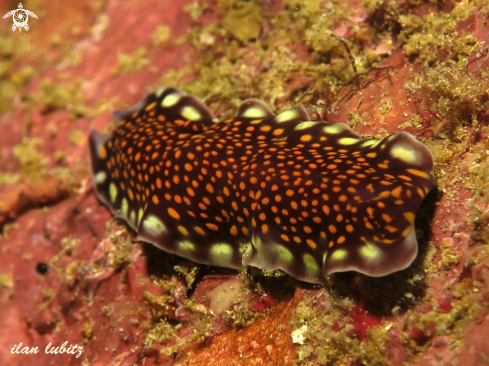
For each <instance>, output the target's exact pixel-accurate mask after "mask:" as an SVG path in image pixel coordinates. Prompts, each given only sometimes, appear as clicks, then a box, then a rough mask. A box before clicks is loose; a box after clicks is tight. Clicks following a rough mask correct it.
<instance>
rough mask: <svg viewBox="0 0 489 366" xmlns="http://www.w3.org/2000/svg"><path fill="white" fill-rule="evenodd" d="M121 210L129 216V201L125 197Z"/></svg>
mask: <svg viewBox="0 0 489 366" xmlns="http://www.w3.org/2000/svg"><path fill="white" fill-rule="evenodd" d="M121 210H122V213H123V214H124V216H125V217H128V216H129V202H127V199H126V198H125V197H124V198H123V199H122V203H121Z"/></svg>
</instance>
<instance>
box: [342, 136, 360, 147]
mask: <svg viewBox="0 0 489 366" xmlns="http://www.w3.org/2000/svg"><path fill="white" fill-rule="evenodd" d="M358 140H359V139H357V138H355V137H342V138H340V139H339V140H338V143H339V144H341V145H353V144H356V143H357V142H358Z"/></svg>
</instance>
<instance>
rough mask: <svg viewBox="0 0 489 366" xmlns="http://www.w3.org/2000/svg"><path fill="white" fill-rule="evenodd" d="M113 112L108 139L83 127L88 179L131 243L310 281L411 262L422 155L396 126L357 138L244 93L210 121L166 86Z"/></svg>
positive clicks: (423, 185) (423, 190)
mask: <svg viewBox="0 0 489 366" xmlns="http://www.w3.org/2000/svg"><path fill="white" fill-rule="evenodd" d="M114 118H115V120H116V122H117V123H118V124H117V128H116V129H115V131H114V132H113V134H112V136H111V137H110V138H109V137H104V136H102V135H100V134H98V133H97V132H96V131H91V133H90V156H91V169H92V177H93V182H94V187H95V191H96V193H97V196H98V198H99V199H100V201H102V203H104V204H105V205H107V207H108V208H109V209H110V210H111V212H112V213H113V214H114V215H115V216H117V217H120V218H122V219H124V220H125V221H126V222H127V223H128V224H129V225H130V226H131V227H132V228H133V229H134V230H135V231H136V232H137V235H138V239H140V240H143V241H146V242H149V243H152V244H154V245H156V246H157V247H159V248H161V249H163V250H165V251H167V252H171V253H175V254H177V255H180V256H182V257H185V258H188V259H191V260H193V261H195V262H198V263H205V264H210V265H216V266H223V267H230V268H236V269H242V268H244V267H246V266H255V267H258V268H261V269H267V270H272V269H282V270H283V271H285V272H287V273H289V274H290V275H292V276H293V277H295V278H297V279H299V280H303V281H307V282H313V283H324V282H325V278H327V277H328V276H329V275H330V274H332V273H334V272H342V271H350V270H353V271H358V272H361V273H364V274H367V275H370V276H383V275H387V274H389V273H392V272H395V271H398V270H401V269H404V268H406V267H407V266H409V265H410V264H411V262H412V261H413V260H414V258H415V256H416V253H417V248H418V246H417V241H416V234H415V229H414V219H415V216H416V212H417V210H418V209H419V206H420V205H421V202H422V201H423V198H424V197H425V196H426V194H427V193H428V192H429V191H430V189H431V188H432V186H433V180H434V178H433V157H432V155H431V153H430V151H429V150H428V148H427V147H426V146H424V145H423V144H422V143H421V142H419V141H417V140H416V139H415V138H414V137H413V136H412V135H410V134H409V133H407V132H400V133H397V134H394V135H391V136H388V137H386V138H384V139H381V140H379V139H375V138H370V139H362V138H361V137H360V136H358V135H357V134H356V133H355V132H353V130H351V129H350V128H349V127H348V126H347V125H346V124H330V123H327V122H324V121H311V120H310V117H309V115H308V113H307V112H306V110H305V109H304V108H302V107H298V108H293V109H290V110H287V111H285V112H282V113H280V114H278V115H275V114H274V113H273V112H272V111H271V110H270V109H269V108H268V106H266V105H265V104H264V103H262V102H261V101H259V100H256V99H249V100H246V101H245V102H243V104H242V105H241V106H240V107H239V109H238V113H237V115H236V117H234V118H230V119H227V120H225V121H222V122H218V121H217V119H216V118H215V117H214V115H213V114H212V112H211V111H210V110H209V108H208V107H207V106H206V105H204V104H203V103H202V102H201V101H200V100H199V99H198V98H196V97H193V96H189V95H186V94H185V93H184V92H182V91H180V90H178V89H175V88H162V89H159V90H158V91H156V92H155V93H153V94H150V95H149V96H148V97H146V98H145V99H144V100H143V101H142V102H140V103H139V104H138V105H136V106H135V107H134V108H132V109H130V110H128V111H118V112H115V113H114Z"/></svg>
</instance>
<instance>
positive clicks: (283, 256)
mask: <svg viewBox="0 0 489 366" xmlns="http://www.w3.org/2000/svg"><path fill="white" fill-rule="evenodd" d="M274 251H275V252H276V253H277V256H278V257H279V258H280V260H281V261H282V262H285V263H292V262H293V260H294V255H293V254H292V253H291V251H290V250H288V249H287V248H286V247H284V246H283V245H280V244H277V245H275V247H274Z"/></svg>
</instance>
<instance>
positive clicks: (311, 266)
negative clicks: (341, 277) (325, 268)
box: [302, 253, 319, 274]
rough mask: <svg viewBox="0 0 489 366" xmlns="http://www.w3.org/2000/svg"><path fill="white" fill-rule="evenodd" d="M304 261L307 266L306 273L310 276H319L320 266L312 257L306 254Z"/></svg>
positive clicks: (303, 257)
mask: <svg viewBox="0 0 489 366" xmlns="http://www.w3.org/2000/svg"><path fill="white" fill-rule="evenodd" d="M302 259H303V260H304V264H305V265H306V271H307V272H308V273H309V274H317V273H318V272H319V265H318V263H317V262H316V260H315V259H314V257H313V256H312V255H310V254H309V253H306V254H304V255H303V256H302Z"/></svg>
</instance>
